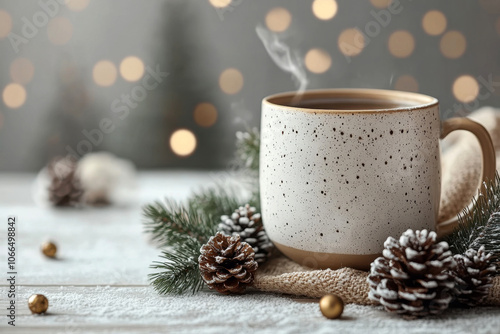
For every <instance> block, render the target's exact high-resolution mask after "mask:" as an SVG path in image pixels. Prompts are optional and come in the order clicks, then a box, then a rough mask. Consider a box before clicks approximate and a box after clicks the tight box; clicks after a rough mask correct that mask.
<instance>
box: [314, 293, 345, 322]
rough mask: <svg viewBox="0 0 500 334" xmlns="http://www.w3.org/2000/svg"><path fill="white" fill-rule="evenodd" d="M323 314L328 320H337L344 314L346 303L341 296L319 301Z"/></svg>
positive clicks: (323, 298) (328, 296)
mask: <svg viewBox="0 0 500 334" xmlns="http://www.w3.org/2000/svg"><path fill="white" fill-rule="evenodd" d="M319 309H320V310H321V313H323V315H324V316H325V317H326V318H328V319H337V318H339V317H340V316H341V315H342V312H344V301H343V300H342V298H340V297H339V296H335V295H326V296H323V297H322V298H321V300H320V301H319Z"/></svg>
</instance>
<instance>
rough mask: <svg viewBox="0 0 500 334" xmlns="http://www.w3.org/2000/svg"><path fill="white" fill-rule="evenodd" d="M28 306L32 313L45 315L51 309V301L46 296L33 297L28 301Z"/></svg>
mask: <svg viewBox="0 0 500 334" xmlns="http://www.w3.org/2000/svg"><path fill="white" fill-rule="evenodd" d="M28 306H29V308H30V310H31V312H32V313H35V314H41V313H45V312H46V311H47V309H48V308H49V300H48V299H47V297H45V296H44V295H39V294H35V295H31V297H30V298H29V299H28Z"/></svg>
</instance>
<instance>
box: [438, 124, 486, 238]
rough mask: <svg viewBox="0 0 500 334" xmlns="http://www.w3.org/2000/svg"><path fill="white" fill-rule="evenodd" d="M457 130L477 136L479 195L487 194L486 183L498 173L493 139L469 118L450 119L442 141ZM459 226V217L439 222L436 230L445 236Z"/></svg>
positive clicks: (442, 132) (443, 132)
mask: <svg viewBox="0 0 500 334" xmlns="http://www.w3.org/2000/svg"><path fill="white" fill-rule="evenodd" d="M455 130H466V131H469V132H471V133H472V134H473V135H474V136H476V138H477V140H478V141H479V145H480V146H481V152H482V156H483V171H482V176H481V180H482V181H481V187H480V188H479V189H478V193H479V192H482V193H483V194H484V193H486V192H485V190H486V188H485V182H488V181H490V180H495V171H496V158H495V148H494V147H493V143H492V141H491V137H490V135H489V133H488V131H487V130H486V129H485V128H484V127H483V126H482V125H481V124H479V123H477V122H474V121H473V120H471V119H469V118H462V117H460V118H450V119H447V120H446V121H444V122H443V123H442V127H441V136H440V139H443V138H444V137H446V136H447V135H448V134H450V133H451V132H452V131H455ZM457 224H458V217H457V216H455V217H453V218H450V219H448V220H446V221H443V222H437V224H436V230H437V233H438V236H444V235H446V234H449V233H451V232H453V229H454V228H455V227H456V226H457Z"/></svg>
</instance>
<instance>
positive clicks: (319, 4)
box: [312, 0, 338, 20]
mask: <svg viewBox="0 0 500 334" xmlns="http://www.w3.org/2000/svg"><path fill="white" fill-rule="evenodd" d="M337 9H338V6H337V2H336V1H335V0H314V1H313V3H312V11H313V14H314V16H316V17H317V18H318V19H320V20H330V19H332V18H333V17H334V16H335V15H336V14H337Z"/></svg>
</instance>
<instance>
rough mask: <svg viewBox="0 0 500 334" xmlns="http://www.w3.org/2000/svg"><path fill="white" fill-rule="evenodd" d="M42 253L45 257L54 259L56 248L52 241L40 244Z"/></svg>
mask: <svg viewBox="0 0 500 334" xmlns="http://www.w3.org/2000/svg"><path fill="white" fill-rule="evenodd" d="M42 252H43V255H45V256H46V257H52V258H54V257H56V253H57V246H56V245H55V244H54V243H53V242H52V241H47V242H44V243H43V244H42Z"/></svg>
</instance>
